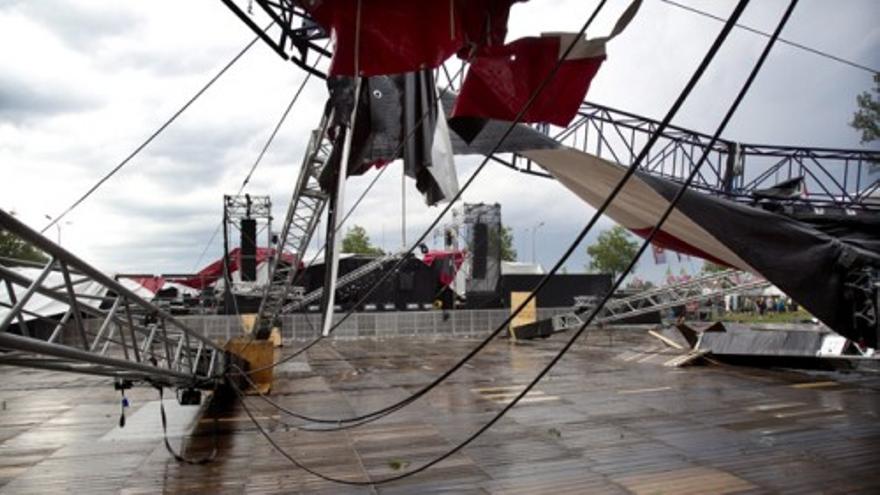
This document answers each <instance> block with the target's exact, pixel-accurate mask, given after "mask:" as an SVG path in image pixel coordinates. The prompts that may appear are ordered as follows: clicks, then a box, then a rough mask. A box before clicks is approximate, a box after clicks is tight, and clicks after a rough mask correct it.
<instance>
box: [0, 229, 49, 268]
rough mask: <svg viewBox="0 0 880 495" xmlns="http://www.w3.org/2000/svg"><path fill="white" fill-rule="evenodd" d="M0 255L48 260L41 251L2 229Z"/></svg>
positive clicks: (0, 230)
mask: <svg viewBox="0 0 880 495" xmlns="http://www.w3.org/2000/svg"><path fill="white" fill-rule="evenodd" d="M0 256H2V257H5V258H13V259H17V260H24V261H35V262H37V263H46V262H48V261H49V258H47V257H46V255H44V254H43V253H42V252H41V251H38V250H37V249H35V248H34V247H33V246H31V245H30V244H28V243H26V242H24V241H22V240H21V239H19V238H17V237H15V236H14V235H12V233H10V232H8V231H6V230H2V229H0Z"/></svg>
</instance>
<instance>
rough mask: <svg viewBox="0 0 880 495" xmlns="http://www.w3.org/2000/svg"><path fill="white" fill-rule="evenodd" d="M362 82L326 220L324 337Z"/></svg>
mask: <svg viewBox="0 0 880 495" xmlns="http://www.w3.org/2000/svg"><path fill="white" fill-rule="evenodd" d="M362 82H363V78H362V77H360V76H358V78H357V81H356V82H355V85H354V106H353V107H352V110H351V116H350V118H349V124H348V132H347V133H346V134H345V140H344V141H343V143H342V157H341V159H340V160H339V170H338V171H337V174H338V176H337V178H336V192H335V196H336V197H335V198H334V199H335V205H334V207H333V218H332V219H328V222H327V223H328V225H332V229H331V228H328V229H327V230H328V232H330V231H331V230H332V232H333V242H332V246H330V243H329V241H330V239H328V248H332V251H331V253H330V254H331V255H330V256H329V257H328V256H325V257H324V260H325V269H326V268H327V265H326V263H328V262H329V263H330V266H329V268H330V272H329V273H330V280H329V284H327V287H326V291H327V293H326V294H325V298H324V300H325V301H326V306H325V308H324V324H323V328H322V330H321V335H323V336H324V337H326V336H328V335H330V328H331V327H332V326H333V306H334V305H335V304H336V278H337V276H338V275H339V248H340V243H339V239H340V237H339V235H340V234H341V232H340V231H339V229H340V228H341V227H342V219H343V217H341V216H340V215H339V214H340V213H341V212H342V209H343V207H344V206H343V205H344V200H345V179H346V175H347V172H348V161H349V159H350V156H351V140H352V137H353V136H354V123H355V117H356V116H357V108H358V104H359V103H360V94H361V83H362Z"/></svg>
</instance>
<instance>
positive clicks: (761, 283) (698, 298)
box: [553, 270, 770, 330]
mask: <svg viewBox="0 0 880 495" xmlns="http://www.w3.org/2000/svg"><path fill="white" fill-rule="evenodd" d="M769 286H770V282H768V281H766V280H764V279H762V278H760V277H757V276H755V275H752V274H750V273H746V272H741V271H738V270H725V271H722V272H717V273H712V274H709V275H705V276H702V277H697V278H694V279H691V280H688V281H687V282H682V283H679V284H675V285H667V286H665V287H659V288H656V289H651V290H647V291H644V292H640V293H638V294H635V295H632V296H628V297H623V298H620V299H612V300H610V301H608V302H607V303H606V304H605V307H604V308H602V313H601V314H600V316H599V317H598V318H596V319H595V320H594V322H595V323H596V324H607V323H613V322H615V321H620V320H624V319H627V318H631V317H634V316H639V315H643V314H646V313H652V312H655V311H662V310H664V309H669V308H673V307H676V306H681V305H684V304H688V303H694V302H702V301H708V300H710V299H715V298H717V297H723V296H726V295H729V294H737V293H741V292H746V291H750V290H757V289H763V288H765V287H769ZM590 310H592V308H591V307H589V306H587V307H582V308H579V309H576V310H575V311H573V312H571V313H566V314H562V315H558V316H556V317H554V318H553V328H554V330H564V329H566V328H572V327H577V326H580V325H582V324H583V319H581V317H580V316H581V315H583V314H584V313H586V312H588V311H590Z"/></svg>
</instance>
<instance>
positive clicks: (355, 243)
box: [342, 225, 385, 256]
mask: <svg viewBox="0 0 880 495" xmlns="http://www.w3.org/2000/svg"><path fill="white" fill-rule="evenodd" d="M342 252H343V253H352V254H368V255H374V256H375V255H380V254H385V252H384V251H382V250H381V249H379V248H377V247H376V246H373V245H372V244H371V243H370V236H368V235H367V231H366V230H365V229H364V228H363V227H361V226H360V225H355V226H354V227H351V228H349V229H348V231H347V232H346V233H345V237H343V238H342Z"/></svg>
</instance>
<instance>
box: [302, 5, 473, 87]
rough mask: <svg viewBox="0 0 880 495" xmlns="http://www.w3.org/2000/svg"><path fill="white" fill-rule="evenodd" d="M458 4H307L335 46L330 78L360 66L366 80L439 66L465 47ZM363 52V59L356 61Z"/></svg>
mask: <svg viewBox="0 0 880 495" xmlns="http://www.w3.org/2000/svg"><path fill="white" fill-rule="evenodd" d="M456 3H457V2H455V1H451V0H419V1H412V0H311V1H304V2H303V4H304V5H305V6H306V8H307V9H308V10H309V12H310V13H311V14H312V16H313V17H314V18H315V20H316V21H317V22H318V23H319V24H321V26H323V27H324V28H325V29H326V30H327V31H329V33H330V35H331V37H332V38H333V40H334V45H335V47H334V53H333V62H332V63H331V65H330V74H331V75H347V76H352V75H354V70H355V62H357V66H358V69H359V71H360V74H361V75H363V76H376V75H382V74H399V73H403V72H410V71H414V70H418V69H422V68H428V67H437V66H439V65H440V64H441V63H443V61H444V60H446V59H447V58H449V57H450V56H451V55H453V54H454V53H455V52H457V51H458V49H459V47H460V45H461V35H460V27H459V23H458V22H456V16H455V10H456V8H457V7H456ZM358 8H360V16H358ZM358 17H360V25H358ZM358 52H359V53H360V57H358V58H359V60H356V54H357V53H358Z"/></svg>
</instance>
